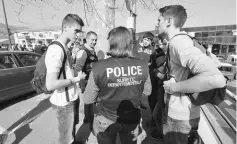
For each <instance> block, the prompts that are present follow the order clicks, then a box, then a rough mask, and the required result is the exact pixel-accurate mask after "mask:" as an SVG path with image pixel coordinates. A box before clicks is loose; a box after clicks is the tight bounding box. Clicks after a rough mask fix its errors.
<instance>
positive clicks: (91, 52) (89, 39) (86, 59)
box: [75, 31, 98, 126]
mask: <svg viewBox="0 0 237 144" xmlns="http://www.w3.org/2000/svg"><path fill="white" fill-rule="evenodd" d="M96 43H97V34H96V33H95V32H93V31H89V32H88V33H87V35H86V43H85V44H84V45H83V46H82V47H81V48H80V50H79V51H78V52H77V54H76V63H75V71H76V72H77V73H80V72H81V71H82V72H84V73H86V78H85V79H84V80H82V81H80V83H79V86H80V89H81V93H82V94H83V93H84V91H85V88H86V85H87V80H88V78H89V75H90V72H91V69H92V65H93V64H94V63H95V62H97V61H98V58H97V56H96V53H95V46H96ZM84 114H85V117H84V120H83V122H84V123H89V125H90V126H92V123H93V116H94V114H93V104H89V105H86V104H85V105H84Z"/></svg>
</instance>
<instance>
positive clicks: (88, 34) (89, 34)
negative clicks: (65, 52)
mask: <svg viewBox="0 0 237 144" xmlns="http://www.w3.org/2000/svg"><path fill="white" fill-rule="evenodd" d="M91 35H95V36H97V34H96V33H95V32H94V31H89V32H88V33H87V34H86V38H89V37H90V36H91Z"/></svg>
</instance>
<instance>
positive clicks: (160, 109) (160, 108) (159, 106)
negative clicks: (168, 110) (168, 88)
mask: <svg viewBox="0 0 237 144" xmlns="http://www.w3.org/2000/svg"><path fill="white" fill-rule="evenodd" d="M157 93H158V95H157V100H156V105H155V108H154V110H153V112H152V117H153V120H154V122H155V125H156V127H157V130H158V132H159V133H163V121H164V110H165V102H164V88H163V85H159V86H158V88H157Z"/></svg>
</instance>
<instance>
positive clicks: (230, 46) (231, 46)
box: [229, 45, 236, 53]
mask: <svg viewBox="0 0 237 144" xmlns="http://www.w3.org/2000/svg"><path fill="white" fill-rule="evenodd" d="M229 53H236V46H235V45H229Z"/></svg>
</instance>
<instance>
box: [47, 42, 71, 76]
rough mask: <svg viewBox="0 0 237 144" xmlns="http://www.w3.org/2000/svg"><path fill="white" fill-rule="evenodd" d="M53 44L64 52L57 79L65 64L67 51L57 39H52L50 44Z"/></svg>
mask: <svg viewBox="0 0 237 144" xmlns="http://www.w3.org/2000/svg"><path fill="white" fill-rule="evenodd" d="M53 44H56V45H58V46H60V47H61V48H62V50H63V53H64V57H63V63H62V67H61V68H60V71H59V75H58V79H59V78H60V76H61V74H62V72H63V70H64V69H65V64H66V60H67V53H66V51H65V49H64V46H63V45H62V44H61V43H60V42H59V41H53V42H52V43H50V45H53ZM64 78H65V79H66V77H64Z"/></svg>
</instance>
